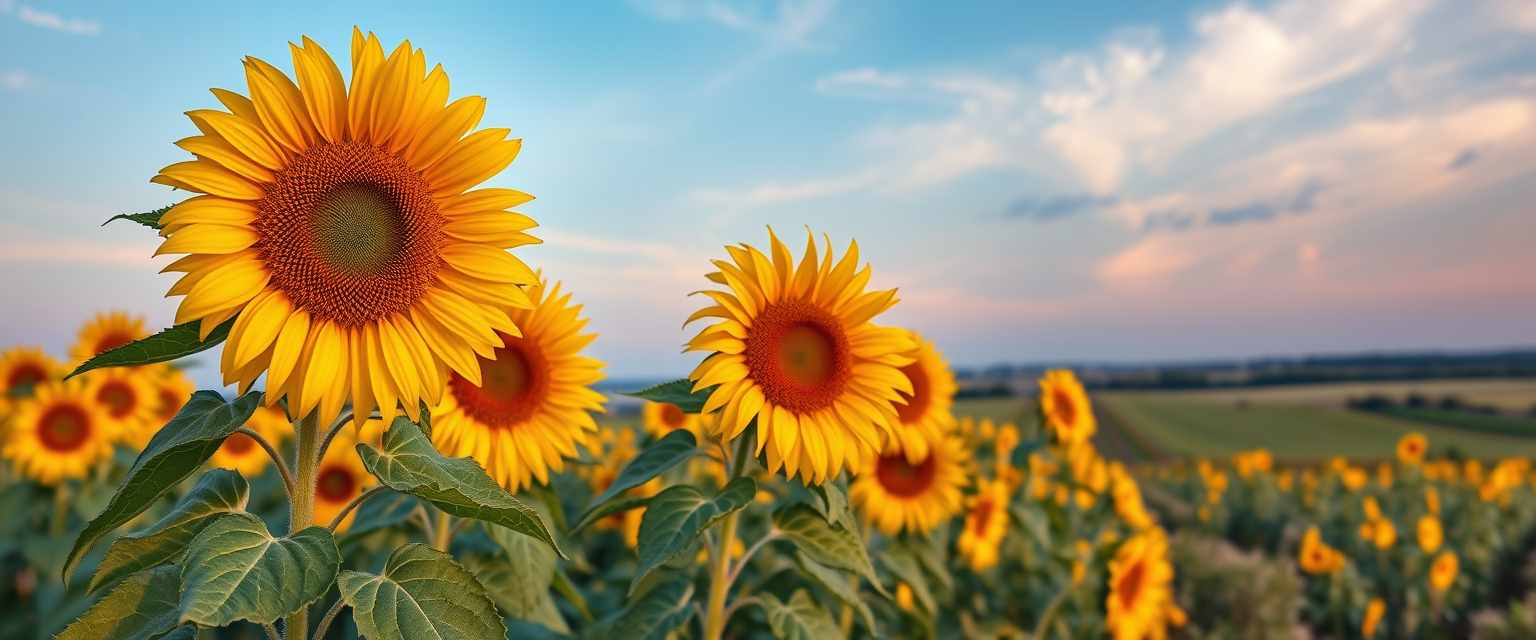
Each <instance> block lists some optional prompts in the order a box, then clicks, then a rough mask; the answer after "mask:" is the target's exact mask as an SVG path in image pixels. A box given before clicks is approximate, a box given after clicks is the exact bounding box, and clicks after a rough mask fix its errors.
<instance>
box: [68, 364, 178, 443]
mask: <svg viewBox="0 0 1536 640" xmlns="http://www.w3.org/2000/svg"><path fill="white" fill-rule="evenodd" d="M152 375H154V374H150V373H148V372H146V371H145V370H142V369H139V368H137V367H112V368H108V369H98V370H96V371H92V372H91V373H90V374H88V375H86V376H85V377H86V378H87V379H88V382H89V387H90V390H91V398H92V399H93V400H95V401H96V404H98V405H100V406H101V411H102V414H103V415H105V416H106V417H107V422H108V428H110V429H111V431H112V433H114V434H117V437H118V438H119V439H120V441H122V442H126V443H128V444H130V445H131V444H133V443H135V442H137V441H138V438H139V435H140V434H141V433H142V432H143V431H144V430H146V429H148V428H150V427H151V426H152V425H153V423H154V421H155V410H156V409H157V408H158V407H159V404H160V394H159V392H157V391H156V390H155V387H154V384H153V381H152V380H151V376H152ZM150 435H151V436H153V435H154V434H153V432H151V434H150ZM146 442H147V441H146Z"/></svg>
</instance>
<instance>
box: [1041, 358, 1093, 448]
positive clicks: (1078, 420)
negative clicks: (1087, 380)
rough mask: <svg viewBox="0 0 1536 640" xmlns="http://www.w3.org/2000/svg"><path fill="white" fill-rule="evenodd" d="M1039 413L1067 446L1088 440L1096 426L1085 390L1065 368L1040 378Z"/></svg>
mask: <svg viewBox="0 0 1536 640" xmlns="http://www.w3.org/2000/svg"><path fill="white" fill-rule="evenodd" d="M1040 414H1041V415H1042V416H1043V417H1044V418H1045V426H1046V428H1048V429H1050V432H1051V435H1052V436H1053V437H1054V438H1055V439H1056V442H1058V443H1060V444H1062V445H1063V446H1066V447H1074V446H1077V445H1079V444H1082V443H1084V442H1087V441H1088V440H1089V439H1090V438H1092V437H1093V432H1094V431H1095V430H1096V429H1097V428H1098V422H1097V421H1095V419H1094V417H1093V406H1092V405H1090V404H1089V403H1088V392H1087V391H1084V390H1083V384H1082V383H1081V382H1078V380H1077V376H1076V375H1075V374H1073V373H1072V372H1071V371H1068V370H1065V369H1052V370H1050V371H1047V372H1045V376H1043V377H1041V378H1040Z"/></svg>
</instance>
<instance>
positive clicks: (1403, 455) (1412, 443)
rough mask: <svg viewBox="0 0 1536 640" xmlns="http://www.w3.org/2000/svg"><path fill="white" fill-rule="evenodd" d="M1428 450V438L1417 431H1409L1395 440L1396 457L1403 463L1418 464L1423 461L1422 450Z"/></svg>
mask: <svg viewBox="0 0 1536 640" xmlns="http://www.w3.org/2000/svg"><path fill="white" fill-rule="evenodd" d="M1428 450H1429V440H1428V439H1427V438H1425V437H1424V434H1422V433H1419V432H1416V431H1415V432H1413V433H1409V434H1407V435H1405V436H1403V437H1402V438H1400V439H1399V440H1398V441H1397V459H1398V461H1400V462H1402V463H1403V464H1418V463H1420V462H1423V461H1424V452H1426V451H1428Z"/></svg>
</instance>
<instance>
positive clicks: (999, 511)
mask: <svg viewBox="0 0 1536 640" xmlns="http://www.w3.org/2000/svg"><path fill="white" fill-rule="evenodd" d="M967 503H968V504H967V511H966V514H965V530H964V531H962V532H960V540H959V543H958V544H959V547H960V553H961V555H964V556H965V558H966V561H967V563H968V564H969V565H970V567H971V569H973V570H975V571H981V570H982V569H986V568H988V567H991V566H993V565H996V564H997V548H998V546H999V545H1001V544H1002V542H1003V535H1004V534H1006V533H1008V485H1007V484H1005V483H1004V482H1003V481H1001V480H982V481H981V483H980V486H978V487H977V491H976V495H974V496H971V498H970V499H969V500H968V501H967Z"/></svg>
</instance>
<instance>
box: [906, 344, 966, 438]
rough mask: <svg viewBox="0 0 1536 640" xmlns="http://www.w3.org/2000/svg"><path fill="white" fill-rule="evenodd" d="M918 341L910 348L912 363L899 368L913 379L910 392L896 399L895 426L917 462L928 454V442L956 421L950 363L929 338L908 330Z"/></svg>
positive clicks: (939, 436) (909, 378)
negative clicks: (953, 410)
mask: <svg viewBox="0 0 1536 640" xmlns="http://www.w3.org/2000/svg"><path fill="white" fill-rule="evenodd" d="M911 336H912V342H913V343H915V344H916V345H917V347H916V348H915V349H913V351H912V356H913V361H912V364H909V365H907V366H904V367H902V368H901V374H902V375H904V376H906V377H907V380H909V381H911V383H912V393H910V394H909V393H906V392H902V393H901V400H902V401H901V402H898V403H896V417H897V418H899V419H900V420H901V424H900V426H899V427H897V429H896V435H897V438H896V442H897V443H898V445H899V446H900V448H901V450H902V451H903V452H905V453H906V454H907V459H908V460H909V461H911V462H912V463H914V464H916V463H917V461H919V460H921V459H923V456H926V455H927V454H928V449H927V445H928V443H929V442H934V441H937V440H939V439H940V438H942V437H943V434H944V433H945V432H946V431H947V430H948V429H949V427H950V425H952V424H953V423H954V421H955V416H954V415H953V414H951V413H950V407H952V406H953V405H954V403H955V375H954V374H953V373H950V371H949V364H948V363H946V362H944V356H943V354H940V353H939V350H938V348H936V347H934V346H933V343H932V342H929V341H927V340H924V339H923V338H922V336H919V335H917V334H916V333H911Z"/></svg>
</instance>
